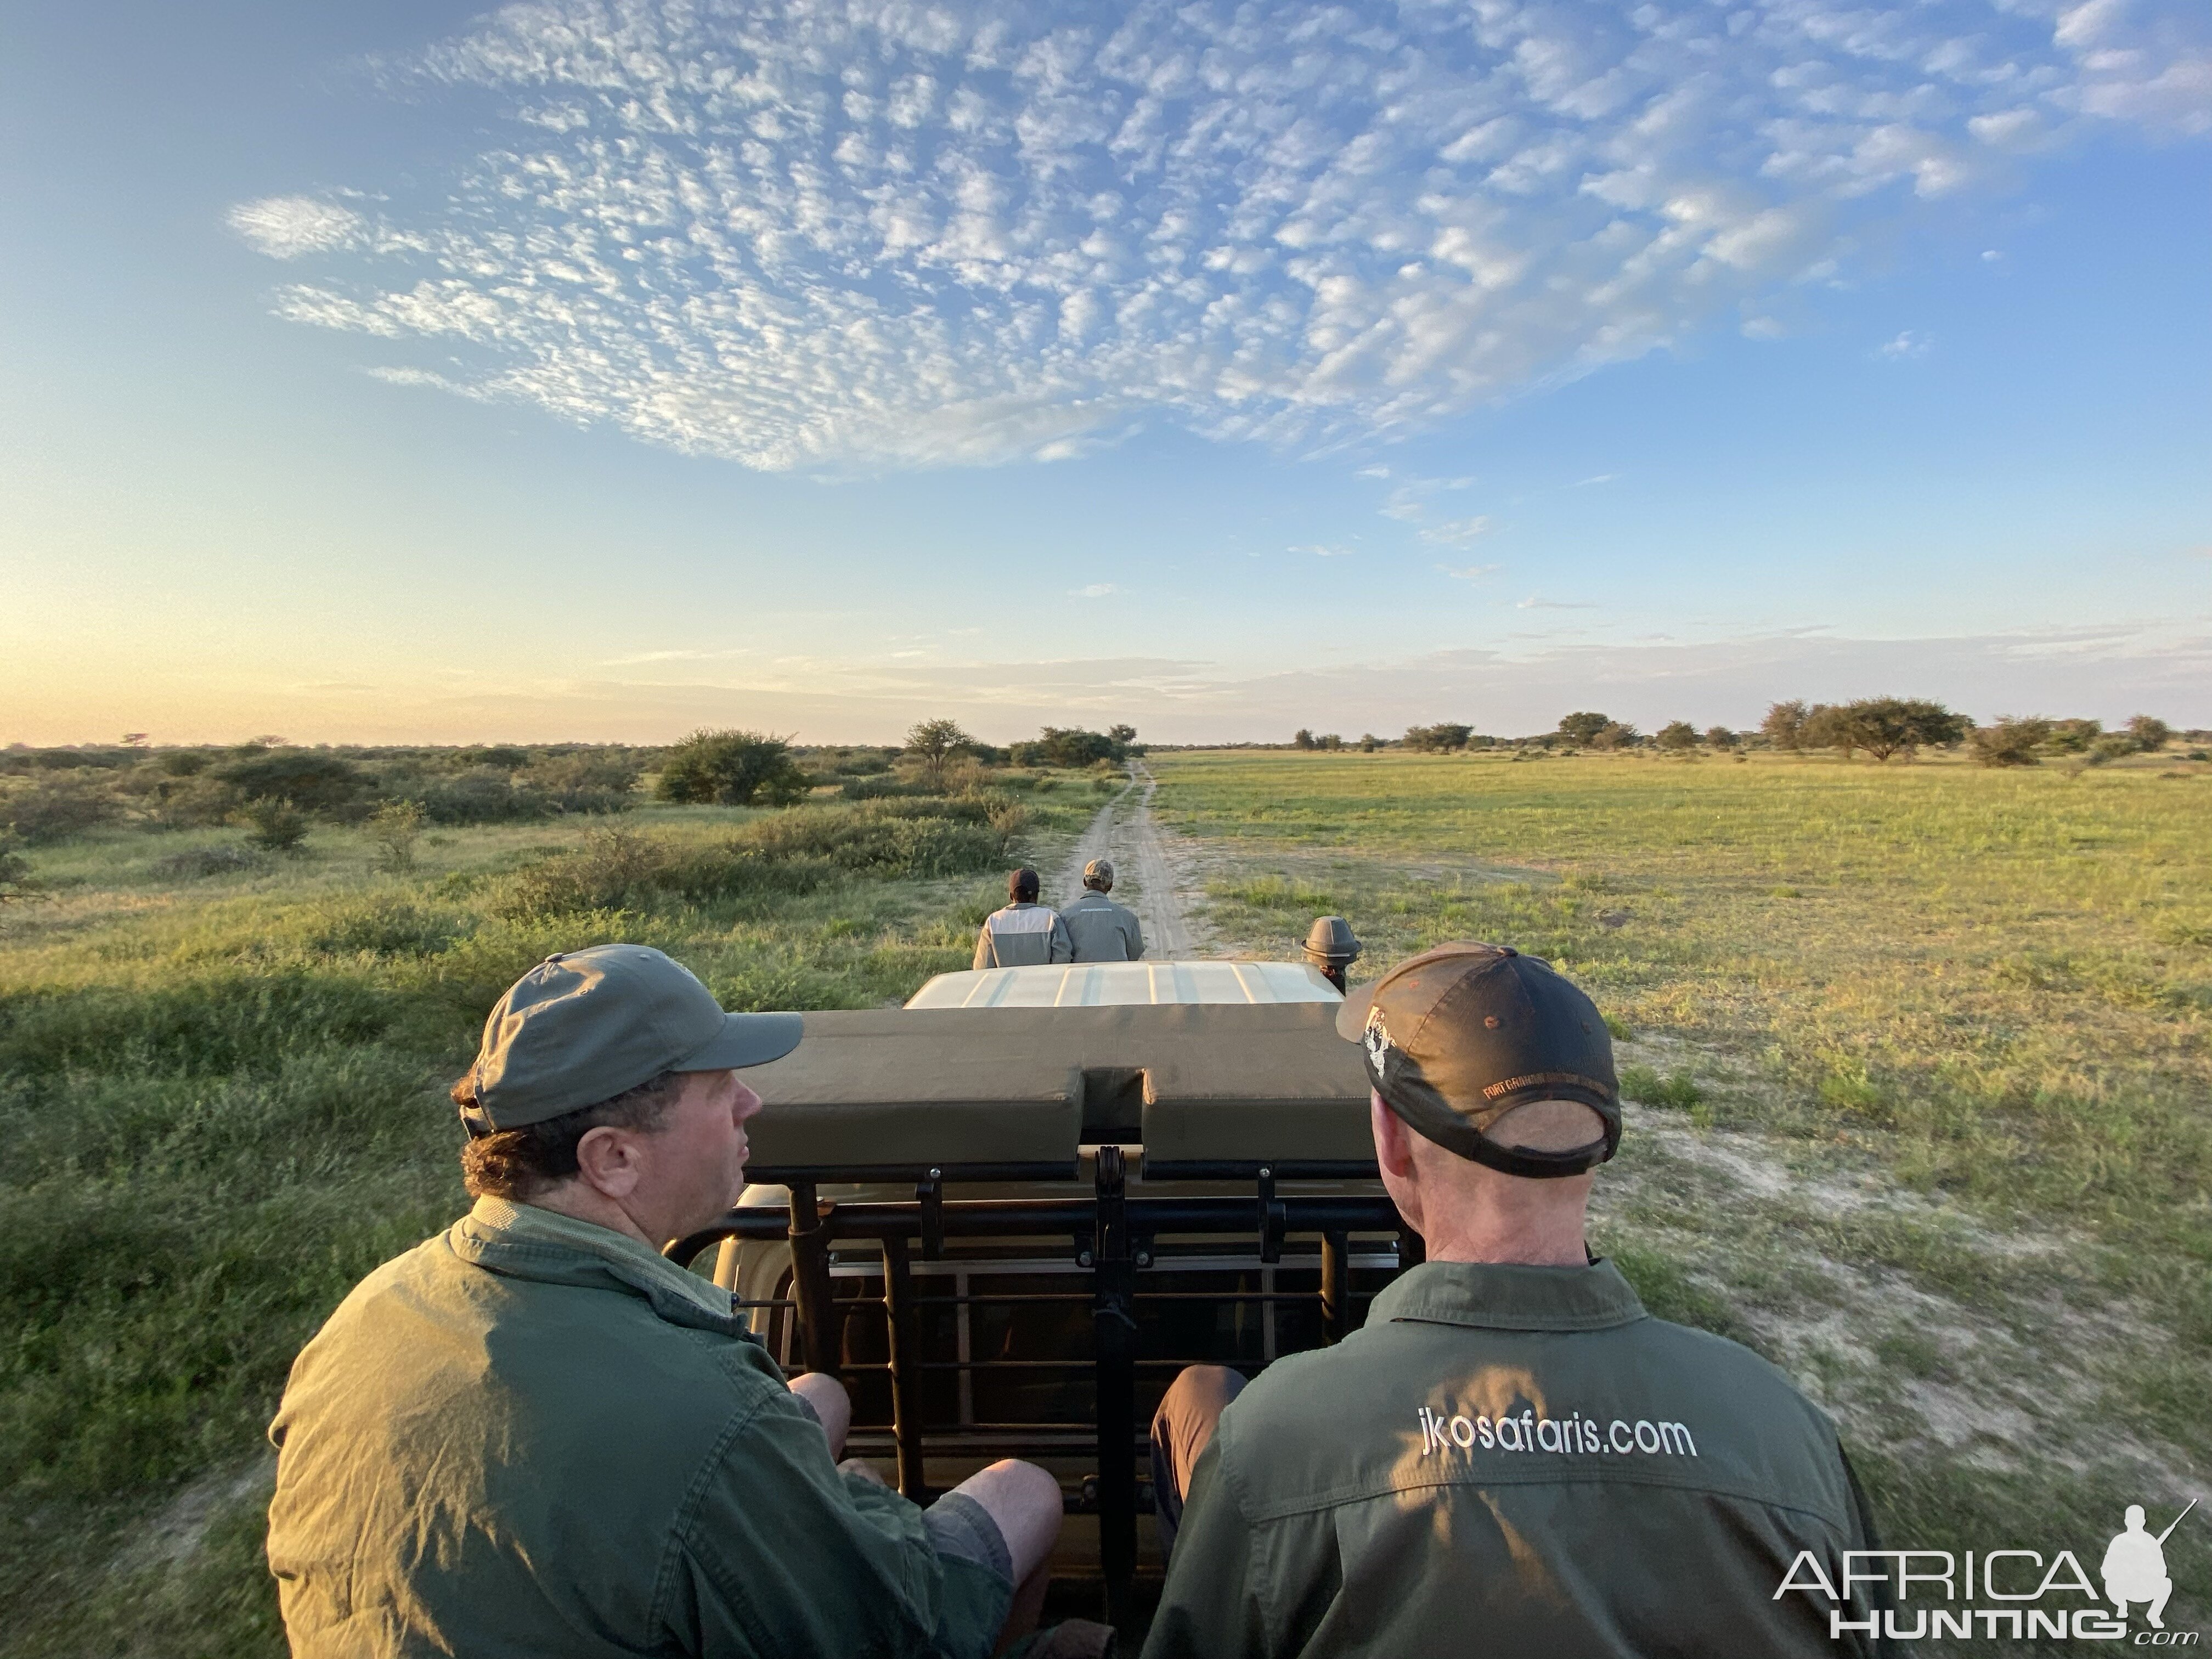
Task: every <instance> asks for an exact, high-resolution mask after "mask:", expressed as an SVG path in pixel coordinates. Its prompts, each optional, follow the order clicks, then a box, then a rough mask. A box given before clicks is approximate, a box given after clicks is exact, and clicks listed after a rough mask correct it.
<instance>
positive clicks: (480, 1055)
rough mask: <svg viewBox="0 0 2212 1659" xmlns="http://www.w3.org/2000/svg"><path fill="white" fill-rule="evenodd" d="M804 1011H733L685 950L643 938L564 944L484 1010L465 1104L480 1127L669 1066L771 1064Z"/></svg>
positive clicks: (573, 1101) (795, 1042)
mask: <svg viewBox="0 0 2212 1659" xmlns="http://www.w3.org/2000/svg"><path fill="white" fill-rule="evenodd" d="M801 1030H802V1022H801V1021H800V1018H799V1016H798V1015H797V1014H729V1013H725V1012H722V1005H721V1004H720V1003H719V1002H717V1001H715V1000H714V994H713V993H712V992H710V991H708V988H707V987H705V986H703V985H702V984H701V983H700V982H699V981H698V980H697V979H696V977H694V976H693V975H692V972H691V970H690V969H688V968H686V967H685V966H684V964H683V963H680V962H677V961H675V960H674V959H673V958H671V957H667V956H664V955H663V954H662V953H661V952H659V951H656V950H653V948H652V947H651V946H649V945H592V947H591V948H590V949H589V950H586V951H556V952H555V953H554V954H553V955H551V956H550V957H546V958H545V960H544V961H543V962H541V963H538V965H537V966H536V967H535V968H532V969H531V970H530V971H529V972H528V973H526V974H525V975H523V976H522V977H521V978H520V979H519V980H517V981H515V982H514V983H513V985H512V986H511V987H508V989H507V994H506V995H505V996H503V997H501V999H500V1000H499V1001H498V1002H497V1003H495V1005H494V1006H493V1007H492V1011H491V1017H490V1018H488V1019H486V1020H485V1021H484V1029H483V1046H482V1047H481V1048H478V1050H477V1063H476V1068H475V1070H474V1072H473V1073H471V1077H472V1079H473V1080H474V1082H475V1085H476V1090H475V1092H476V1103H475V1104H474V1105H472V1106H464V1107H462V1108H461V1121H462V1122H464V1123H465V1124H466V1125H467V1126H468V1129H469V1133H471V1134H472V1135H487V1134H490V1133H494V1132H495V1131H496V1130H500V1129H518V1128H520V1127H523V1126H524V1125H525V1124H529V1123H542V1122H544V1121H545V1120H546V1119H547V1118H550V1117H559V1116H560V1115H562V1113H564V1112H574V1111H577V1110H580V1109H582V1108H584V1107H586V1106H596V1105H598V1104H599V1103H600V1102H601V1101H603V1100H611V1099H613V1098H614V1097H616V1096H617V1095H618V1094H621V1093H623V1092H624V1091H627V1090H630V1089H635V1088H636V1087H637V1086H638V1085H640V1084H641V1083H648V1082H650V1081H652V1080H653V1079H654V1078H656V1077H658V1076H659V1075H660V1073H663V1072H719V1071H727V1070H734V1069H736V1068H737V1067H738V1066H760V1065H764V1064H766V1063H767V1062H768V1061H769V1060H778V1059H781V1057H782V1056H783V1055H785V1054H789V1053H790V1052H791V1051H792V1050H793V1048H797V1047H798V1046H799V1036H800V1032H801Z"/></svg>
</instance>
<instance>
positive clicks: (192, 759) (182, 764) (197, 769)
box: [157, 749, 208, 778]
mask: <svg viewBox="0 0 2212 1659" xmlns="http://www.w3.org/2000/svg"><path fill="white" fill-rule="evenodd" d="M157 764H158V765H159V766H160V767H161V769H162V770H163V771H164V772H166V773H167V774H168V775H170V776H171V777H173V778H196V777H197V776H199V775H200V774H201V773H203V772H204V771H206V770H207V769H208V756H207V754H206V752H205V751H204V750H198V749H171V750H164V751H163V753H162V756H161V760H160V761H159V762H158V763H157Z"/></svg>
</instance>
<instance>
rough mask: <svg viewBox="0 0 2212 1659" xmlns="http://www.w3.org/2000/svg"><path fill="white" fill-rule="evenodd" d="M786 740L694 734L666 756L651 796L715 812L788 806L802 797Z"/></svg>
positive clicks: (802, 783)
mask: <svg viewBox="0 0 2212 1659" xmlns="http://www.w3.org/2000/svg"><path fill="white" fill-rule="evenodd" d="M807 787H808V786H807V781H806V774H805V773H804V772H802V771H800V770H799V763H798V762H797V761H795V760H793V758H792V757H791V744H790V742H789V740H788V739H787V738H772V737H769V736H768V735H766V734H765V733H763V732H708V731H704V730H702V731H697V732H693V733H692V734H691V735H690V737H688V738H684V741H683V742H681V743H679V744H677V745H676V746H675V747H674V748H672V749H671V750H669V751H668V757H667V758H666V759H665V761H663V762H662V763H661V766H660V776H659V780H658V781H656V782H655V784H654V786H653V793H655V794H657V795H659V797H660V799H663V800H673V801H691V802H696V803H698V804H701V805H718V806H750V805H753V804H754V803H755V802H756V801H757V802H760V803H761V804H762V805H768V806H788V805H790V804H791V803H792V802H793V801H795V800H798V799H801V798H802V797H803V796H804V795H805V793H806V791H807Z"/></svg>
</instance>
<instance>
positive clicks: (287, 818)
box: [244, 800, 307, 853]
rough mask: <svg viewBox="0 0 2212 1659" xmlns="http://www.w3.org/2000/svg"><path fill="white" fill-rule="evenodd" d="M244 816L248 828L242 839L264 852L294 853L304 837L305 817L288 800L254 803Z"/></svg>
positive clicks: (305, 815) (305, 834)
mask: <svg viewBox="0 0 2212 1659" xmlns="http://www.w3.org/2000/svg"><path fill="white" fill-rule="evenodd" d="M244 817H245V818H246V823H249V824H251V825H252V831H251V833H250V834H248V835H247V836H246V841H247V842H249V843H250V844H252V846H255V847H258V848H261V849H262V850H263V851H264V852H267V853H296V852H298V851H299V850H300V846H301V842H305V841H306V840H307V814H306V813H305V812H302V811H301V810H300V809H299V808H298V807H296V806H295V805H292V803H291V802H290V801H289V800H257V801H255V802H253V803H252V805H249V806H247V807H246V811H245V814H244Z"/></svg>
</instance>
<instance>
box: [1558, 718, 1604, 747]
mask: <svg viewBox="0 0 2212 1659" xmlns="http://www.w3.org/2000/svg"><path fill="white" fill-rule="evenodd" d="M1612 724H1613V716H1611V715H1610V714H1593V713H1592V712H1590V711H1589V709H1584V710H1583V711H1582V712H1580V713H1579V714H1567V715H1563V716H1562V717H1561V718H1560V720H1559V735H1560V736H1561V737H1563V738H1565V739H1566V740H1567V741H1568V742H1569V743H1571V744H1578V745H1579V746H1581V747H1582V748H1584V749H1587V748H1589V746H1590V745H1591V744H1594V743H1595V742H1596V741H1597V734H1598V733H1599V732H1602V731H1604V730H1605V728H1606V727H1607V726H1611V725H1612Z"/></svg>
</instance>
